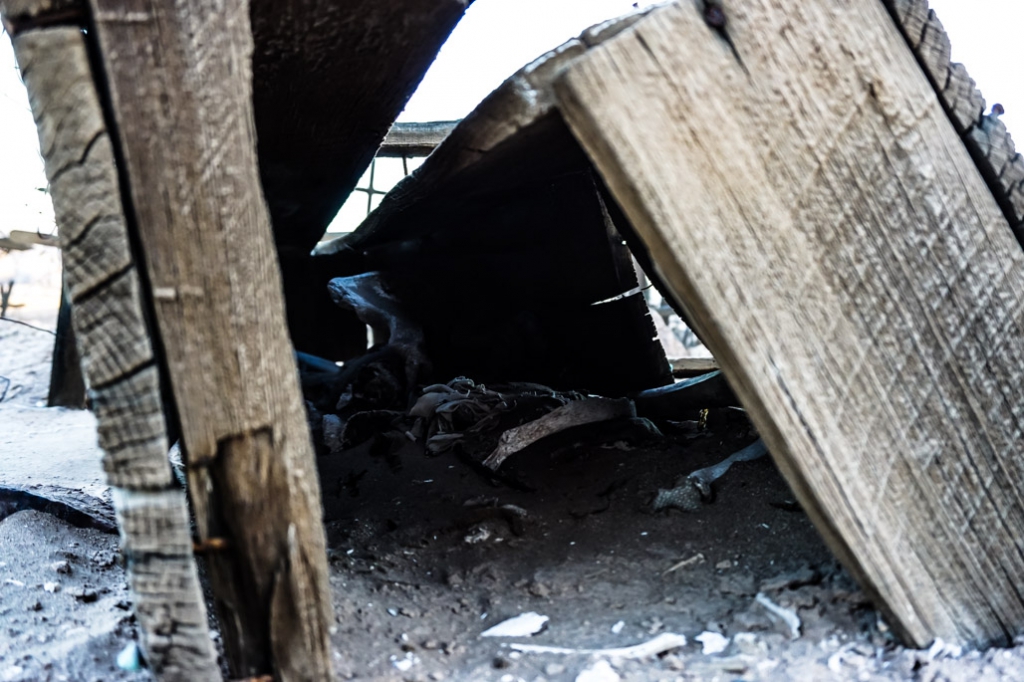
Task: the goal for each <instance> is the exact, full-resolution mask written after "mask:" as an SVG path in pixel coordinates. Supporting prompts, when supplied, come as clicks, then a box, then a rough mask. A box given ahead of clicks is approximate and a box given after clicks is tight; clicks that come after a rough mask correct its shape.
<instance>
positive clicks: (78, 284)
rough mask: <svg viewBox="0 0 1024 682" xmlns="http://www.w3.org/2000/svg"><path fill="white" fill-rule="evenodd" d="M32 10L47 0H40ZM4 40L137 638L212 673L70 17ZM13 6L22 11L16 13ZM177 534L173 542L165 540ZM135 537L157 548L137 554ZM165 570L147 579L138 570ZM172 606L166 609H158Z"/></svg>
mask: <svg viewBox="0 0 1024 682" xmlns="http://www.w3.org/2000/svg"><path fill="white" fill-rule="evenodd" d="M40 7H43V8H44V9H45V8H46V7H49V5H48V4H46V3H42V4H41V5H40ZM19 11H22V12H23V13H24V12H28V14H29V15H30V16H32V18H33V22H32V23H29V24H26V23H24V22H22V23H17V22H15V23H14V24H12V22H7V23H8V24H12V25H15V26H25V25H28V26H30V28H29V29H27V30H25V31H24V32H21V33H18V34H17V35H16V36H15V38H14V47H15V54H16V56H17V59H18V63H19V65H20V67H21V72H22V77H23V78H24V80H25V84H26V86H27V87H28V90H29V98H30V102H31V105H32V111H33V114H34V116H35V119H36V122H37V127H38V131H39V139H40V147H41V149H42V151H43V157H44V160H45V165H46V174H47V179H48V180H49V182H50V194H51V196H52V198H53V202H54V211H55V214H56V216H57V222H58V225H59V227H60V238H61V248H62V253H63V257H64V268H65V276H66V281H67V289H68V292H69V295H70V298H71V302H72V321H73V325H74V327H75V331H76V334H77V337H78V339H79V342H80V344H81V345H80V351H81V356H82V364H83V366H84V370H85V377H86V380H87V383H88V384H89V386H90V387H91V390H90V398H91V402H92V406H93V409H94V410H95V412H96V416H97V419H98V421H99V436H100V445H101V446H102V447H103V448H104V458H103V464H104V468H105V469H106V471H107V480H108V482H109V483H110V484H111V485H113V486H117V487H118V488H117V495H116V497H115V510H116V512H117V515H118V519H119V521H120V527H121V537H122V543H123V546H124V552H125V557H126V559H127V563H128V571H129V582H130V585H131V590H132V598H133V602H134V606H135V610H136V614H137V616H138V619H139V625H140V627H141V638H140V639H141V641H140V643H141V645H142V648H143V651H144V652H145V655H146V659H147V661H148V663H149V665H150V667H151V668H152V670H153V672H154V673H155V674H156V675H157V676H158V677H159V678H160V679H164V680H194V679H217V678H218V677H219V675H220V672H219V668H218V666H217V660H216V652H215V651H214V648H213V645H212V643H211V641H210V637H209V631H208V628H207V625H206V606H205V601H204V600H203V595H202V591H201V590H200V587H199V578H198V573H197V571H196V566H195V562H194V560H193V557H192V548H191V545H190V544H189V543H188V542H185V543H184V544H183V543H182V542H181V541H180V538H181V536H182V534H184V537H185V538H186V540H187V539H188V537H189V535H188V525H187V509H186V503H185V495H184V493H183V492H182V491H181V490H180V489H177V488H175V487H173V485H174V484H173V479H172V477H171V470H170V465H169V463H168V461H167V450H168V444H167V436H166V428H165V422H164V417H163V413H162V410H161V406H160V387H159V378H158V375H157V370H156V367H155V366H154V364H153V350H152V344H151V342H150V336H149V332H148V329H147V326H146V322H145V315H144V313H143V308H142V301H141V299H140V295H139V287H138V277H137V273H136V270H135V265H134V261H133V259H132V255H131V248H130V246H129V241H128V234H127V228H126V224H125V220H124V214H123V211H122V208H121V202H120V192H119V187H118V175H117V168H116V167H115V164H114V157H113V153H112V148H111V143H110V138H109V136H108V135H107V132H106V126H105V123H104V120H103V114H102V110H101V107H100V102H99V99H98V96H97V93H96V88H95V85H94V80H93V74H92V71H91V68H90V66H89V60H88V56H87V51H86V45H85V40H84V38H83V34H82V31H81V29H80V28H79V27H78V26H69V27H64V28H49V29H40V30H32V29H31V26H34V25H37V24H44V25H45V24H47V23H49V21H50V20H51V19H53V20H54V21H64V20H65V18H66V17H63V16H61V15H59V16H58V17H57V18H56V19H54V15H51V14H46V13H45V12H41V13H36V14H32V13H31V12H29V10H26V9H25V7H24V6H22V8H21V10H19ZM19 16H23V15H19ZM151 496H156V497H159V499H160V500H161V504H160V511H159V513H160V514H162V515H164V520H167V519H174V520H176V521H177V527H176V529H175V530H174V531H173V532H171V531H170V530H168V529H167V528H166V527H165V525H163V524H161V522H160V519H159V518H153V519H152V522H151V523H147V524H144V525H137V524H133V523H131V522H130V521H131V519H132V518H133V516H134V514H135V512H134V510H135V508H136V507H138V506H139V505H142V506H145V505H146V503H145V500H149V499H150V497H151ZM176 539H177V541H176ZM138 547H159V548H161V550H160V552H159V556H158V557H157V558H156V559H154V560H153V561H149V560H148V559H147V558H145V557H143V556H142V555H141V554H139V553H137V552H136V548H138ZM151 570H156V571H158V572H159V573H160V574H161V575H168V576H171V575H173V576H176V578H175V581H174V582H173V584H170V583H165V584H163V585H157V584H156V583H154V582H153V581H152V580H151V579H149V578H147V572H148V571H151ZM172 605H173V608H170V607H171V606H172Z"/></svg>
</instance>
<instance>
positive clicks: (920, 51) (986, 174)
mask: <svg viewBox="0 0 1024 682" xmlns="http://www.w3.org/2000/svg"><path fill="white" fill-rule="evenodd" d="M884 3H885V5H886V7H887V8H888V9H889V12H890V14H891V15H892V17H893V19H894V20H895V21H896V24H897V26H899V27H900V30H901V31H902V32H903V35H904V37H905V38H906V40H907V44H908V45H910V47H911V49H912V50H913V52H914V54H915V55H916V56H917V59H918V63H919V64H920V65H921V69H922V70H923V71H924V73H925V75H926V76H927V77H928V79H929V80H930V81H931V84H932V87H933V88H934V89H935V92H936V94H938V96H939V100H940V101H941V102H942V104H943V106H944V107H945V108H946V111H947V112H948V113H949V117H950V119H951V120H952V121H953V126H954V127H955V128H956V129H957V132H959V133H960V135H961V139H962V140H963V142H964V145H966V147H967V150H968V151H969V152H970V153H971V156H972V157H973V158H974V161H975V163H976V164H977V166H978V170H979V171H980V172H981V175H982V177H983V178H985V181H986V182H987V183H988V185H989V189H990V190H991V191H992V194H993V196H995V198H996V201H997V202H999V206H1000V208H1002V210H1003V213H1004V214H1006V219H1007V221H1008V222H1009V224H1010V227H1011V228H1012V229H1013V232H1014V234H1015V235H1016V237H1017V241H1018V242H1020V244H1021V246H1024V157H1021V155H1020V154H1018V153H1017V150H1016V148H1015V146H1014V144H1013V140H1012V139H1011V138H1010V135H1009V133H1008V132H1007V131H1006V126H1004V125H1003V122H1002V121H1000V120H999V117H998V115H992V114H985V109H986V107H985V98H984V97H982V95H981V92H980V91H979V90H978V89H977V88H976V87H975V85H974V81H973V80H972V79H971V77H970V76H969V75H968V73H967V69H966V68H965V67H964V65H963V64H956V63H950V61H949V54H950V44H949V37H948V36H947V35H946V30H945V28H943V26H942V22H941V21H939V17H938V16H937V15H936V14H935V11H934V10H930V9H928V0H884Z"/></svg>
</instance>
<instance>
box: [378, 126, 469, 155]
mask: <svg viewBox="0 0 1024 682" xmlns="http://www.w3.org/2000/svg"><path fill="white" fill-rule="evenodd" d="M456 124H458V121H432V122H429V123H396V124H395V125H393V126H391V130H389V131H388V134H387V137H385V138H384V141H383V142H382V143H381V145H380V149H378V150H377V157H378V158H380V157H389V156H392V157H393V156H427V155H428V154H430V152H432V151H434V149H435V148H436V147H437V146H438V145H439V144H441V141H442V140H444V138H446V137H448V134H449V133H451V132H452V129H454V128H455V126H456Z"/></svg>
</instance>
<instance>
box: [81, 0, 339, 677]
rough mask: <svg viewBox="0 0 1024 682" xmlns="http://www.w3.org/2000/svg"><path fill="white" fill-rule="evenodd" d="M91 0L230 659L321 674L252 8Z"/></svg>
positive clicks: (291, 673) (312, 503)
mask: <svg viewBox="0 0 1024 682" xmlns="http://www.w3.org/2000/svg"><path fill="white" fill-rule="evenodd" d="M91 7H92V10H93V15H94V20H95V26H96V31H95V34H96V38H97V40H98V43H99V52H100V58H101V60H102V64H103V68H104V72H105V76H106V82H107V83H108V84H109V98H110V107H111V112H112V117H113V119H114V121H116V136H115V137H116V141H117V143H118V147H119V152H120V158H122V159H123V162H124V165H123V168H122V171H123V173H124V174H125V175H126V177H127V180H128V186H129V187H130V190H131V197H130V198H131V205H132V207H133V214H132V225H133V227H134V229H135V230H136V231H137V236H138V240H139V243H140V245H141V251H142V253H143V264H144V266H145V271H146V276H147V282H148V284H149V286H150V287H151V294H152V302H153V308H154V311H155V321H156V324H157V328H158V330H159V338H160V342H161V348H162V351H163V353H162V356H163V357H162V360H163V361H165V362H166V366H167V371H168V375H169V383H170V386H171V389H172V393H173V397H174V403H175V407H176V412H177V417H178V422H179V424H180V427H181V432H182V442H183V445H184V447H183V450H184V452H185V453H186V457H185V460H186V467H187V471H188V479H189V491H190V495H191V498H192V502H193V509H194V512H195V516H196V527H197V531H198V535H199V541H200V543H201V544H203V545H209V546H217V547H220V548H222V549H220V550H219V551H212V552H210V553H209V554H208V556H207V560H206V565H207V566H208V568H209V575H210V577H211V587H212V590H213V593H214V597H215V603H216V605H217V609H218V617H219V621H220V625H221V628H222V632H223V635H224V642H225V652H226V655H227V659H228V662H229V665H230V667H231V670H232V674H233V675H234V676H236V677H251V676H258V675H265V674H272V675H274V676H275V677H276V678H278V679H282V680H313V679H327V678H329V676H330V658H329V646H328V631H327V629H328V626H329V624H330V621H331V604H330V598H329V591H328V584H327V557H326V551H325V540H324V531H323V526H322V524H321V521H320V516H321V505H320V489H319V481H318V480H317V476H316V466H315V462H314V458H313V451H312V446H311V444H310V441H309V434H308V431H307V426H306V421H305V409H304V406H303V403H302V400H301V395H300V392H299V384H298V375H297V372H296V368H295V364H294V361H293V359H292V348H291V344H290V341H289V338H288V333H287V329H286V327H285V317H284V304H283V298H282V294H281V280H280V274H279V270H278V264H277V258H276V252H275V249H274V241H273V237H272V234H271V230H270V223H269V218H268V213H267V208H266V205H265V203H264V200H263V195H262V192H261V189H260V181H259V174H258V167H257V158H256V150H255V132H254V123H253V113H252V111H253V110H252V96H251V95H252V93H251V81H252V71H251V62H250V58H251V56H252V50H253V43H252V35H251V32H250V27H249V5H248V3H247V2H245V1H244V0H232V1H230V2H227V3H221V2H208V1H206V0H187V1H186V2H180V3H174V4H168V3H152V2H148V1H147V0H93V1H92V2H91ZM140 367H142V366H141V365H140ZM153 369H154V372H155V367H154V368H153ZM147 371H148V370H146V369H144V368H142V369H140V376H141V373H145V372H147ZM151 502H152V505H153V506H154V508H156V507H159V505H160V504H161V503H162V500H161V499H158V498H155V497H154V499H153V500H152V501H151Z"/></svg>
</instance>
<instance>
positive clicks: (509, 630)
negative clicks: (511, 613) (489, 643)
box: [480, 611, 550, 637]
mask: <svg viewBox="0 0 1024 682" xmlns="http://www.w3.org/2000/svg"><path fill="white" fill-rule="evenodd" d="M548 620H550V619H549V618H548V617H547V616H542V615H540V614H539V613H535V612H533V611H529V612H527V613H521V614H519V615H518V616H516V617H515V618H509V619H508V620H503V621H502V622H500V623H498V624H497V625H495V626H494V627H491V628H488V629H487V630H484V631H483V632H481V633H480V636H481V637H530V636H532V635H535V634H537V633H538V632H540V631H541V630H543V629H544V624H545V623H547V622H548Z"/></svg>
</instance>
